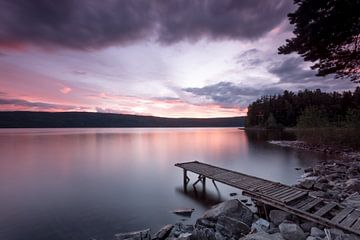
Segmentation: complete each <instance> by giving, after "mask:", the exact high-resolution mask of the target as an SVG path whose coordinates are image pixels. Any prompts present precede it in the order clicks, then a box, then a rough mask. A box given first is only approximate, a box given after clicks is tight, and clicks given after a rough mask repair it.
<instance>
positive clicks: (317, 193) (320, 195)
mask: <svg viewBox="0 0 360 240" xmlns="http://www.w3.org/2000/svg"><path fill="white" fill-rule="evenodd" d="M309 196H311V197H318V198H326V193H325V192H322V191H311V192H309Z"/></svg>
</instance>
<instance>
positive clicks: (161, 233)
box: [152, 224, 174, 240]
mask: <svg viewBox="0 0 360 240" xmlns="http://www.w3.org/2000/svg"><path fill="white" fill-rule="evenodd" d="M173 227H174V225H172V224H168V225H165V226H164V227H162V228H161V229H160V230H159V231H158V232H157V233H155V234H154V235H153V236H152V239H153V240H154V239H157V240H163V239H165V238H167V237H168V236H169V234H170V232H171V230H172V229H173Z"/></svg>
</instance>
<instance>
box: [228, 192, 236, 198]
mask: <svg viewBox="0 0 360 240" xmlns="http://www.w3.org/2000/svg"><path fill="white" fill-rule="evenodd" d="M229 195H230V197H234V196H236V195H237V193H235V192H232V193H230V194H229Z"/></svg>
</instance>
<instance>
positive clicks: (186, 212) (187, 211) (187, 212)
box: [172, 208, 195, 217]
mask: <svg viewBox="0 0 360 240" xmlns="http://www.w3.org/2000/svg"><path fill="white" fill-rule="evenodd" d="M193 211H195V209H194V208H182V209H176V210H173V211H172V212H173V213H174V214H177V215H181V216H187V217H191V214H192V212H193Z"/></svg>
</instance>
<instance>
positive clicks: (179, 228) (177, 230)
mask: <svg viewBox="0 0 360 240" xmlns="http://www.w3.org/2000/svg"><path fill="white" fill-rule="evenodd" d="M193 230H194V226H193V225H190V224H186V225H185V224H183V223H176V224H175V225H174V227H173V228H172V229H171V231H170V234H169V237H176V238H177V237H179V236H180V235H181V234H182V233H191V232H192V231H193Z"/></svg>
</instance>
